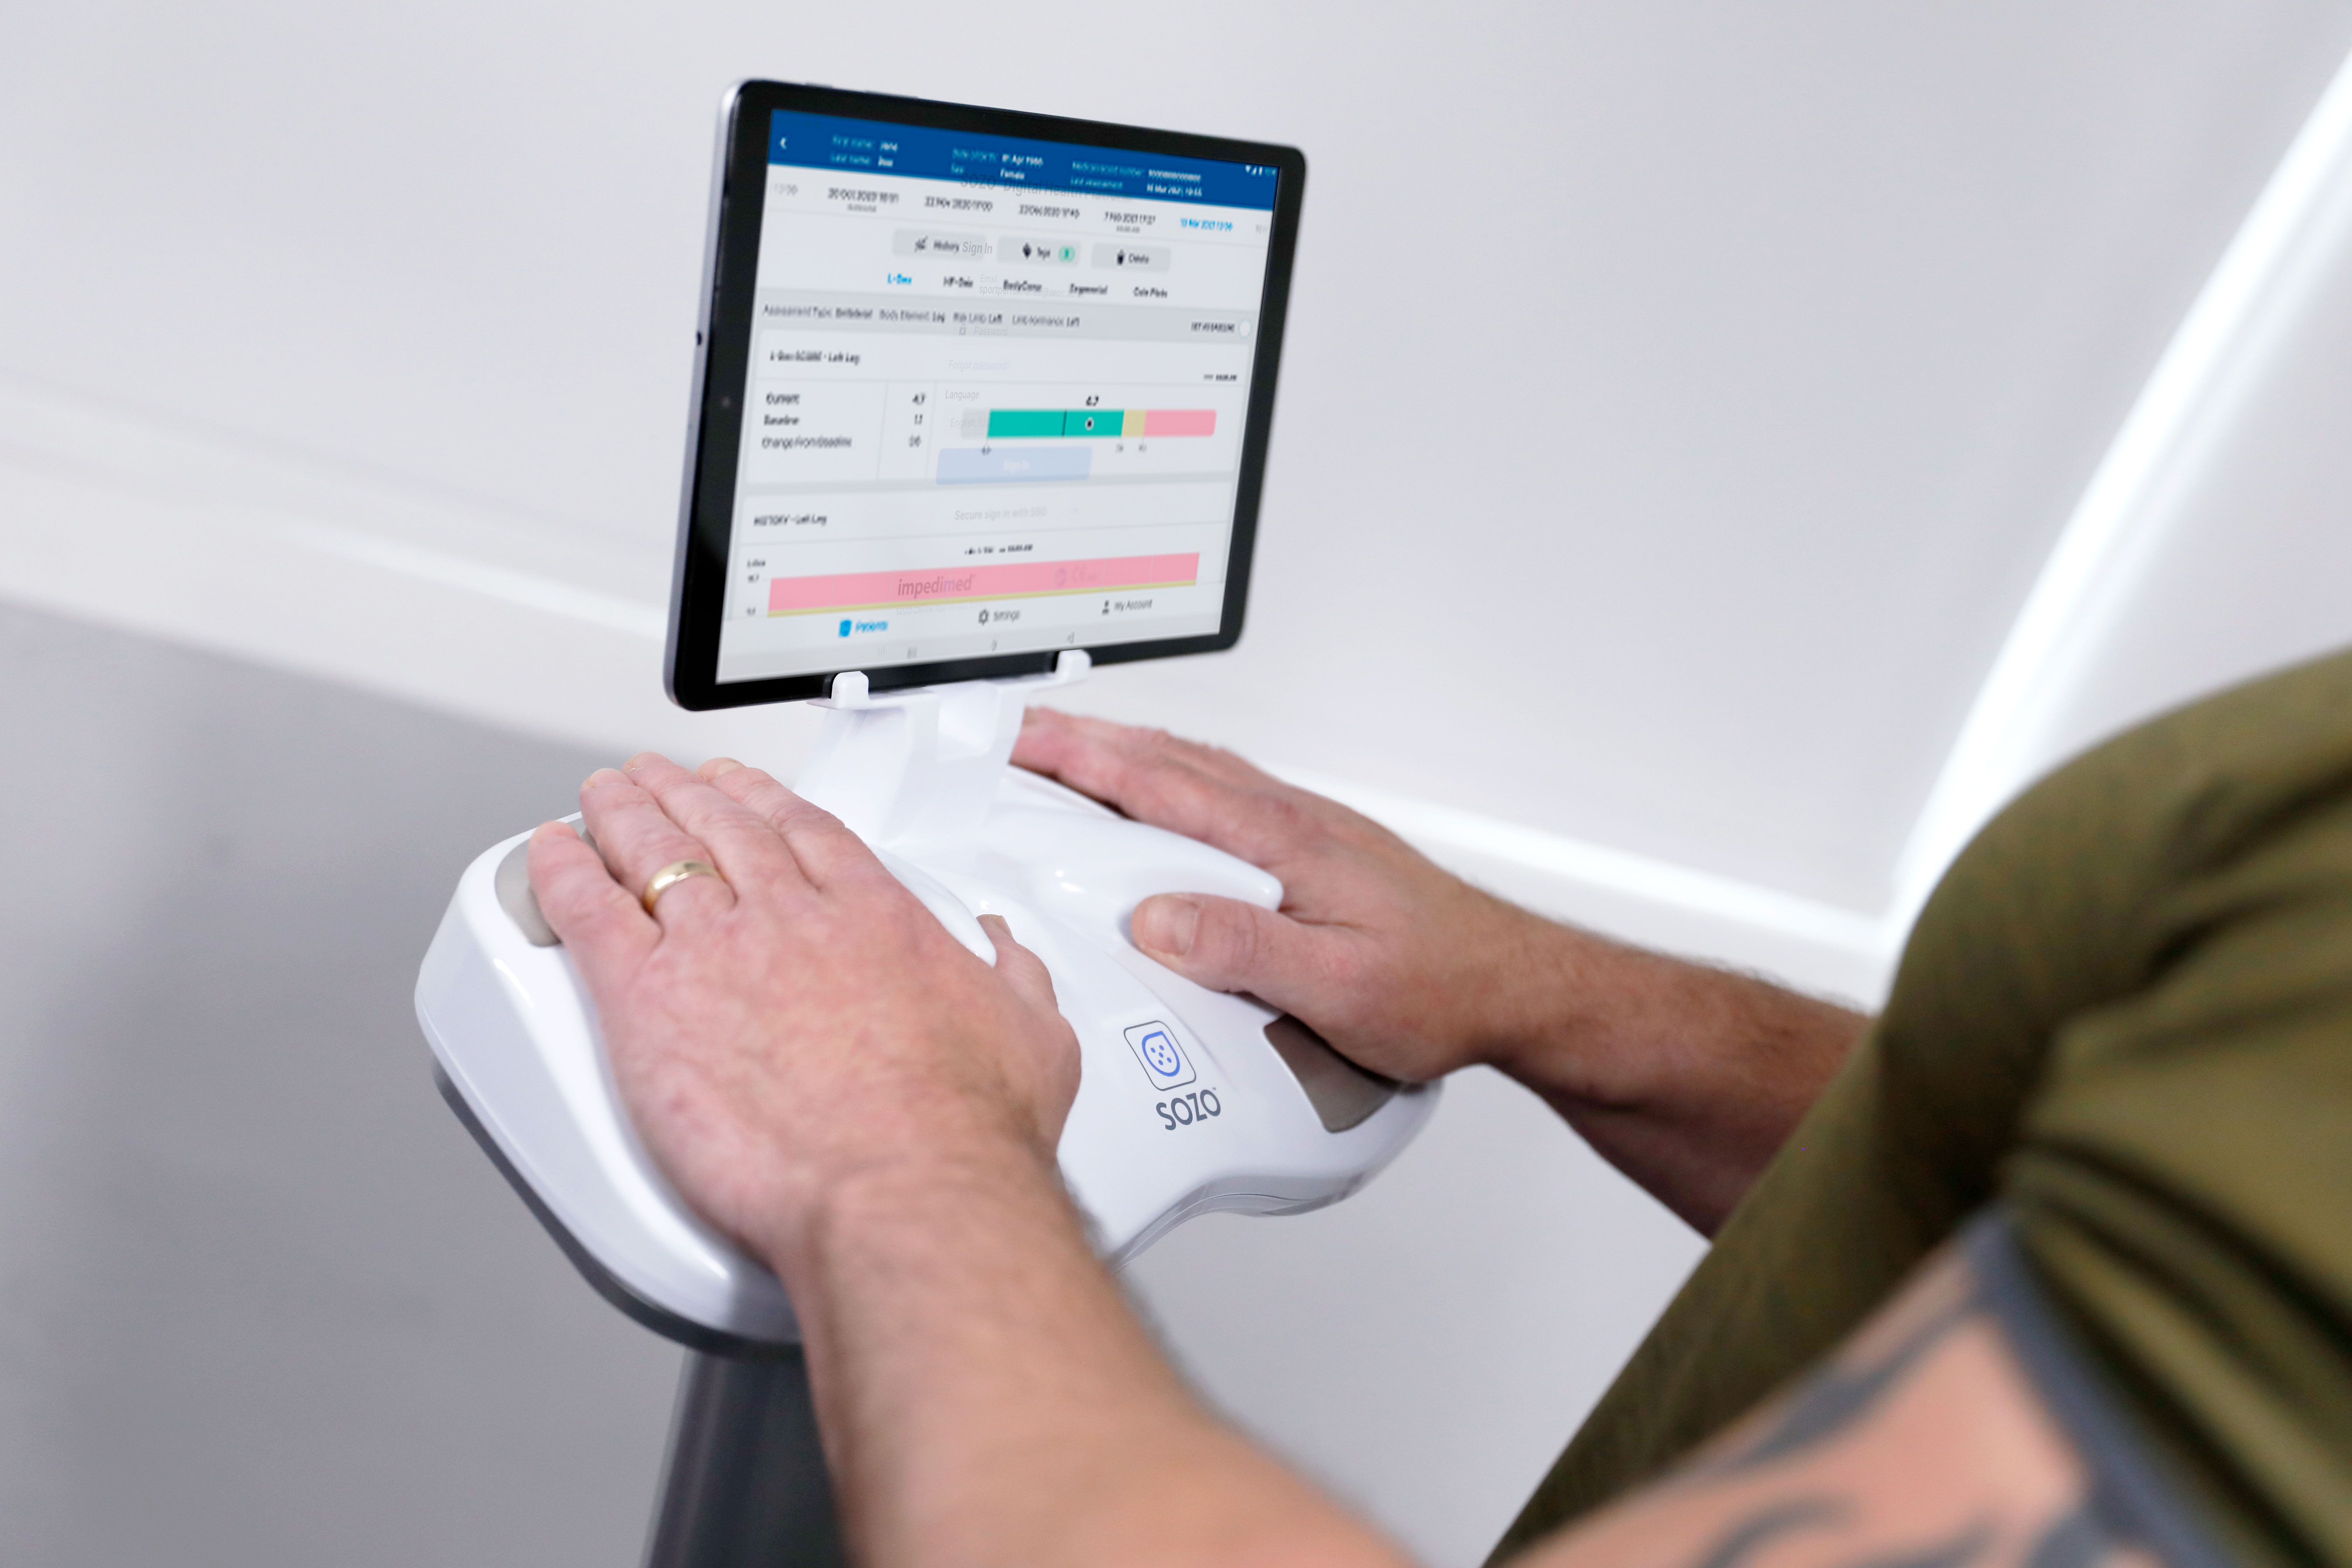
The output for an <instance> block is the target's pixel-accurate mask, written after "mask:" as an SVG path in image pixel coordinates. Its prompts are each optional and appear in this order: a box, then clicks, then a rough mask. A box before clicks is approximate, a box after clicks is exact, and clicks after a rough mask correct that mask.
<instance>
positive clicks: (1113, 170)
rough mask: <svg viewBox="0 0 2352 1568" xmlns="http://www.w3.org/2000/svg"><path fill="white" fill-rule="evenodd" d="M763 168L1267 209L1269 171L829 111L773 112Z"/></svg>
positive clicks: (1272, 178)
mask: <svg viewBox="0 0 2352 1568" xmlns="http://www.w3.org/2000/svg"><path fill="white" fill-rule="evenodd" d="M768 162H769V163H785V164H790V165H791V166H793V167H794V168H800V169H838V170H841V171H843V172H844V173H847V172H849V171H852V170H862V171H864V172H866V173H869V174H898V175H902V176H906V177H908V178H912V179H918V180H958V181H961V182H963V183H965V184H980V185H1013V186H1017V187H1022V188H1025V189H1029V190H1038V191H1085V192H1088V193H1090V194H1092V195H1102V196H1133V197H1136V198H1138V199H1140V200H1146V201H1156V202H1197V203H1199V204H1200V205H1202V206H1216V207H1255V208H1258V209H1259V210H1261V211H1266V212H1271V211H1272V210H1273V209H1274V191H1275V185H1276V171H1275V170H1273V169H1271V168H1269V167H1267V166H1265V164H1261V163H1219V162H1212V161H1210V160H1208V159H1205V158H1170V157H1163V156H1161V155H1160V153H1130V152H1127V151H1124V150H1122V149H1120V148H1116V147H1081V146H1078V145H1076V144H1075V143H1073V142H1031V141H1028V140H1025V139H1024V138H1021V137H1017V136H982V135H976V134H973V133H971V132H963V131H938V130H934V129H932V128H931V127H929V126H927V125H891V124H887V123H886V122H884V121H878V120H844V119H840V118H838V117H836V116H834V115H830V114H801V113H796V112H794V111H793V110H783V109H780V110H776V111H775V118H774V122H773V123H772V125H771V126H770V127H769V129H768Z"/></svg>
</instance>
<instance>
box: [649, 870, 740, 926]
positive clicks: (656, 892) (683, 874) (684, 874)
mask: <svg viewBox="0 0 2352 1568" xmlns="http://www.w3.org/2000/svg"><path fill="white" fill-rule="evenodd" d="M688 877H719V868H718V867H716V866H714V865H712V864H711V863H710V862H709V861H708V860H673V861H671V862H670V863H669V864H668V865H667V866H665V867H663V868H661V869H660V870H658V871H656V872H655V873H654V874H653V879H652V880H650V881H648V882H647V883H646V890H645V892H644V893H643V894H642V895H641V896H640V897H639V898H638V900H637V901H638V902H639V903H641V904H643V905H645V906H646V913H647V914H651V913H653V912H654V900H656V899H658V898H660V897H661V896H662V895H663V894H664V893H667V892H668V891H669V890H670V889H672V888H675V887H677V885H678V884H679V883H680V882H683V881H685V880H686V879H688ZM719 880H720V881H722V882H723V881H725V880H726V878H724V877H719Z"/></svg>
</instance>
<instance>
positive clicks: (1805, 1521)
mask: <svg viewBox="0 0 2352 1568" xmlns="http://www.w3.org/2000/svg"><path fill="white" fill-rule="evenodd" d="M1844 1517H1845V1507H1844V1505H1843V1504H1842V1503H1838V1502H1833V1501H1832V1500H1830V1499H1828V1498H1798V1499H1796V1500H1794V1501H1791V1502H1781V1503H1774V1504H1772V1505H1770V1506H1769V1507H1767V1508H1763V1509H1760V1510H1758V1511H1756V1512H1755V1513H1753V1514H1750V1515H1749V1516H1748V1518H1746V1519H1744V1520H1742V1521H1739V1522H1738V1523H1737V1524H1735V1525H1733V1526H1732V1527H1731V1528H1730V1529H1729V1530H1727V1531H1724V1533H1723V1535H1722V1537H1721V1538H1720V1539H1719V1540H1717V1542H1715V1544H1713V1545H1712V1546H1710V1547H1708V1548H1707V1549H1706V1551H1705V1552H1702V1553H1700V1555H1699V1557H1698V1559H1697V1560H1696V1562H1695V1563H1692V1565H1691V1568H1747V1563H1748V1559H1749V1558H1751V1557H1753V1556H1754V1555H1755V1554H1756V1553H1757V1552H1760V1551H1762V1550H1763V1549H1764V1548H1765V1547H1767V1546H1769V1545H1771V1544H1772V1543H1773V1542H1777V1541H1779V1540H1780V1538H1781V1537H1782V1536H1784V1535H1787V1534H1788V1533H1790V1531H1798V1530H1803V1529H1806V1528H1807V1527H1809V1526H1818V1525H1824V1524H1834V1523H1836V1522H1837V1521H1840V1520H1842V1519H1843V1518H1844Z"/></svg>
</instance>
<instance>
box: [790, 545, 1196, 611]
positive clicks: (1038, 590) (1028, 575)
mask: <svg viewBox="0 0 2352 1568" xmlns="http://www.w3.org/2000/svg"><path fill="white" fill-rule="evenodd" d="M1200 575H1201V558H1200V556H1199V555H1197V554H1192V555H1121V556H1115V557H1112V558H1110V559H1107V560H1102V561H1024V562H1021V563H1017V564H1014V565H1008V566H950V567H946V568H944V569H940V570H928V569H927V570H923V571H917V572H844V573H840V574H836V575H835V576H831V577H779V578H777V579H775V580H774V581H773V582H772V583H770V584H768V614H770V615H772V616H804V615H808V614H810V613H812V612H814V611H819V610H879V609H891V608H896V607H898V606H899V605H953V604H959V603H966V602H969V601H971V600H973V599H1034V598H1038V597H1042V596H1043V595H1048V594H1092V593H1096V592H1098V591H1100V590H1103V589H1107V588H1189V587H1191V586H1192V584H1193V583H1195V582H1196V581H1198V580H1199V578H1200Z"/></svg>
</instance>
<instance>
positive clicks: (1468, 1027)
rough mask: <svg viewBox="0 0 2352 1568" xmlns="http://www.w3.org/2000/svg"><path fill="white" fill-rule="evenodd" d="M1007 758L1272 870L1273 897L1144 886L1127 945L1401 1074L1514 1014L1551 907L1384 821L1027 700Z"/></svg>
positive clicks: (1517, 1022) (1504, 1036) (1489, 1045)
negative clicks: (1477, 878)
mask: <svg viewBox="0 0 2352 1568" xmlns="http://www.w3.org/2000/svg"><path fill="white" fill-rule="evenodd" d="M1013 762H1014V763H1017V764H1019V765H1020V766H1022V767H1024V768H1029V769H1032V770H1034V771H1035V772H1037V773H1045V774H1047V775H1049V776H1051V777H1053V778H1055V779H1058V780H1060V781H1061V782H1062V783H1064V784H1067V785H1069V786H1070V787H1071V788H1072V789H1075V790H1077V791H1079V792H1080V793H1081V794H1084V795H1092V796H1094V797H1095V798H1096V799H1097V800H1101V801H1106V802H1108V804H1110V805H1114V806H1117V807H1118V809H1119V810H1120V811H1122V812H1124V813H1126V814H1127V815H1128V816H1131V817H1134V818H1136V819H1137V820H1139V821H1142V822H1148V823H1150V824H1152V825H1153V826H1159V827H1165V828H1167V829H1169V830H1170V831H1171V832H1174V833H1181V834H1182V835H1184V836H1185V837H1188V838H1197V839H1199V840H1201V841H1202V843H1204V844H1209V845H1213V846H1214V847H1217V848H1219V849H1223V850H1224V851H1225V852H1226V853H1227V854H1230V855H1234V856H1236V857H1238V858H1241V859H1244V860H1246V861H1248V862H1250V864H1252V865H1254V866H1257V867H1260V868H1264V869H1265V870H1268V871H1271V872H1273V873H1274V874H1275V875H1276V877H1279V878H1281V879H1282V889H1283V898H1282V908H1281V909H1280V910H1262V909H1259V908H1258V907H1257V906H1255V904H1246V903H1243V902H1242V901H1240V900H1237V899H1225V898H1218V897H1215V896H1213V895H1212V894H1207V893H1170V894H1162V895H1160V897H1158V898H1152V899H1146V900H1144V901H1143V903H1142V904H1141V905H1140V906H1139V908H1138V909H1137V910H1136V911H1135V919H1134V922H1133V925H1132V928H1131V933H1132V935H1133V937H1134V939H1135V945H1136V946H1137V947H1139V948H1140V949H1142V950H1143V951H1144V952H1147V953H1149V954H1150V956H1151V957H1153V958H1155V959H1157V960H1159V961H1160V963H1164V964H1166V965H1167V966H1168V967H1169V968H1171V969H1172V970H1174V971H1176V973H1179V974H1181V975H1183V976H1184V977H1185V978H1187V979H1189V980H1192V981H1194V982H1195V983H1197V984H1202V985H1205V986H1207V987H1209V988H1210V989H1211V990H1213V991H1245V992H1248V993H1249V994H1252V995H1254V996H1256V997H1257V998H1258V999H1259V1000H1261V1001H1263V1002H1265V1004H1266V1005H1268V1006H1272V1007H1279V1008H1281V1009H1282V1010H1283V1011H1285V1012H1286V1013H1290V1014H1293V1015H1295V1016H1297V1017H1299V1018H1300V1019H1303V1020H1304V1021H1305V1022H1307V1024H1308V1025H1310V1026H1312V1027H1313V1028H1314V1029H1315V1030H1316V1031H1317V1032H1318V1033H1319V1034H1321V1035H1322V1036H1323V1037H1324V1038H1325V1039H1327V1040H1328V1041H1330V1043H1331V1045H1332V1046H1333V1047H1335V1048H1336V1049H1338V1050H1339V1052H1341V1053H1342V1054H1343V1055H1345V1056H1347V1057H1349V1058H1352V1059H1354V1060H1355V1061H1357V1062H1360V1063H1361V1064H1362V1065H1363V1066H1365V1067H1368V1068H1371V1069H1372V1070H1373V1071H1375V1072H1381V1073H1386V1074H1387V1075H1388V1076H1389V1077H1391V1078H1398V1079H1407V1080H1409V1081H1412V1082H1420V1081H1423V1080H1424V1079H1433V1078H1441V1077H1443V1076H1444V1075H1445V1074H1446V1073H1449V1072H1451V1071H1453V1070H1454V1068H1459V1067H1465V1066H1467V1065H1469V1064H1470V1063H1472V1062H1475V1061H1481V1060H1486V1059H1487V1058H1489V1057H1491V1056H1492V1055H1493V1054H1495V1052H1496V1050H1497V1049H1498V1048H1499V1047H1500V1046H1501V1045H1502V1044H1503V1043H1504V1042H1506V1041H1507V1040H1508V1039H1509V1038H1510V1037H1514V1036H1515V1035H1517V1034H1519V1033H1521V1032H1523V1031H1524V1030H1525V1029H1526V1028H1527V1027H1528V1026H1530V1024H1531V1022H1532V1020H1528V1019H1527V1018H1524V1017H1521V1016H1518V1014H1519V1012H1520V1011H1521V1009H1520V1006H1519V1005H1520V1004H1522V1003H1524V1002H1525V1001H1526V1000H1527V996H1526V992H1527V987H1526V985H1525V984H1524V982H1525V980H1526V977H1527V973H1528V966H1529V965H1530V964H1531V963H1541V962H1543V955H1542V954H1541V953H1540V952H1538V949H1540V948H1541V947H1542V946H1543V945H1544V944H1546V943H1547V942H1549V940H1550V938H1551V934H1552V932H1553V931H1555V930H1556V929H1557V928H1553V927H1551V926H1550V925H1549V922H1547V921H1542V920H1539V919H1538V918H1537V917H1535V916H1533V915H1530V914H1528V912H1527V911H1526V910H1520V909H1517V908H1514V907H1513V906H1512V905H1509V904H1507V903H1505V902H1503V901H1502V900H1499V899H1496V898H1494V897H1492V896H1490V895H1488V894H1486V893H1483V892H1480V891H1479V890H1478V889H1475V888H1473V887H1471V886H1470V885H1469V884H1468V883H1466V882H1465V881H1463V880H1462V879H1460V878H1458V877H1455V876H1454V875H1453V874H1451V873H1450V872H1447V871H1444V870H1441V869H1440V868H1437V867H1436V866H1434V865H1433V864H1431V863H1430V861H1429V860H1428V858H1426V857H1424V856H1423V855H1422V854H1421V853H1420V852H1419V851H1418V850H1415V849H1414V848H1413V847H1412V846H1411V845H1408V844H1407V843H1405V842H1404V841H1403V840H1402V839H1401V838H1399V837H1397V836H1396V835H1395V834H1393V833H1391V832H1390V831H1389V830H1388V829H1387V828H1385V827H1382V826H1380V825H1379V824H1378V823H1376V822H1373V821H1372V820H1370V818H1369V817H1365V816H1360V815H1359V814H1357V813H1356V812H1353V811H1350V810H1349V809H1348V808H1347V807H1346V806H1344V805H1339V803H1337V802H1336V801H1330V800H1326V799H1324V798H1323V797H1322V796H1321V795H1312V794H1309V793H1308V792H1307V791H1306V790H1303V789H1294V788H1292V787H1291V786H1290V785H1288V784H1284V783H1282V782H1281V781H1280V780H1278V779H1276V778H1273V777H1271V776H1269V775H1268V774H1266V773H1262V772H1260V771H1259V770H1258V769H1256V768H1254V767H1252V766H1251V765H1250V764H1249V763H1245V762H1244V761H1242V759H1241V758H1239V757H1237V756H1234V754H1233V753H1232V752H1223V751H1218V750H1217V749H1215V748H1214V747H1211V746H1203V745H1199V744H1196V743H1194V742H1190V741H1180V740H1177V739H1175V738H1174V737H1173V736H1171V735H1167V734H1164V733H1162V732H1160V731H1156V730H1137V729H1130V728H1129V727H1128V726H1126V725H1123V724H1112V723H1108V722H1106V721H1102V720H1099V719H1080V718H1075V717H1072V716H1071V715H1069V714H1066V713H1057V712H1054V711H1052V710H1047V709H1040V708H1032V709H1031V710H1029V712H1028V716H1027V718H1026V720H1025V721H1024V723H1023V725H1022V730H1021V740H1020V742H1019V744H1018V745H1017V746H1016V747H1015V748H1014V749H1013Z"/></svg>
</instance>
